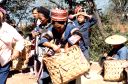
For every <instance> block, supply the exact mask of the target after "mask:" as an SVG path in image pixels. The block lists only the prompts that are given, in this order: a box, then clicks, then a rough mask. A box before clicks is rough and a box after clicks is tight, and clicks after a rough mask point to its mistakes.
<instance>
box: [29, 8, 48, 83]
mask: <svg viewBox="0 0 128 84" xmlns="http://www.w3.org/2000/svg"><path fill="white" fill-rule="evenodd" d="M37 11H38V19H39V20H40V24H38V25H36V27H35V28H34V30H33V31H32V32H31V33H32V37H33V38H34V39H35V40H36V43H35V49H34V51H36V52H35V54H36V55H37V56H38V57H37V60H38V62H37V60H35V61H36V62H35V64H34V67H35V69H34V71H35V72H36V73H35V75H36V76H37V78H38V82H39V83H40V84H42V81H44V82H45V81H47V79H48V78H47V77H48V74H47V73H46V71H43V69H42V66H43V64H42V55H43V53H44V48H45V47H39V46H37V43H38V41H39V40H40V37H41V34H42V33H43V32H46V31H47V27H49V26H50V10H49V9H47V8H45V7H42V6H40V7H38V9H37ZM41 73H43V75H45V77H44V76H42V74H41ZM42 79H43V80H42Z"/></svg>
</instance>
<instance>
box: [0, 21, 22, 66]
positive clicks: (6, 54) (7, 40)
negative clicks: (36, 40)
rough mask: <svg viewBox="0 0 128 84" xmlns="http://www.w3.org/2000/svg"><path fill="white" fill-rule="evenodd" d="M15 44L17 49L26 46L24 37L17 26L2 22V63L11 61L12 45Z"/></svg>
mask: <svg viewBox="0 0 128 84" xmlns="http://www.w3.org/2000/svg"><path fill="white" fill-rule="evenodd" d="M15 43H16V44H15ZM13 44H15V50H18V51H20V52H21V51H22V50H23V48H24V39H23V37H22V36H21V35H20V34H19V33H18V32H17V30H16V29H15V28H13V27H12V26H11V25H9V24H8V23H6V22H3V23H2V27H1V28H0V64H1V66H4V65H5V64H7V63H8V62H9V61H10V58H11V54H12V49H13V48H12V46H13Z"/></svg>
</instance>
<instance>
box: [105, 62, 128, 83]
mask: <svg viewBox="0 0 128 84" xmlns="http://www.w3.org/2000/svg"><path fill="white" fill-rule="evenodd" d="M126 66H128V61H126V60H106V61H105V62H104V80H106V81H122V80H123V79H124V74H123V69H124V68H125V67H126Z"/></svg>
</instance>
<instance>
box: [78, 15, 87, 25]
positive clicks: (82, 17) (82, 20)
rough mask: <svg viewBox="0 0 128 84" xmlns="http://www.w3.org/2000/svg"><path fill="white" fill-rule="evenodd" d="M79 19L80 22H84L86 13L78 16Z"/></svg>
mask: <svg viewBox="0 0 128 84" xmlns="http://www.w3.org/2000/svg"><path fill="white" fill-rule="evenodd" d="M77 20H78V22H79V23H83V22H84V21H85V16H84V15H79V16H78V17H77Z"/></svg>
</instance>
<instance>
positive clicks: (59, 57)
mask: <svg viewBox="0 0 128 84" xmlns="http://www.w3.org/2000/svg"><path fill="white" fill-rule="evenodd" d="M44 62H45V64H46V66H47V69H48V71H49V74H50V77H51V79H52V82H53V84H66V83H68V82H69V81H71V80H73V79H75V78H77V77H78V76H80V75H83V74H84V73H85V72H88V70H89V68H90V64H89V62H88V61H87V60H86V58H85V57H84V55H83V53H82V52H81V50H80V48H79V47H77V46H76V45H74V46H72V47H70V49H69V51H68V52H61V53H58V54H55V55H54V56H51V57H48V56H45V57H44Z"/></svg>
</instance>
